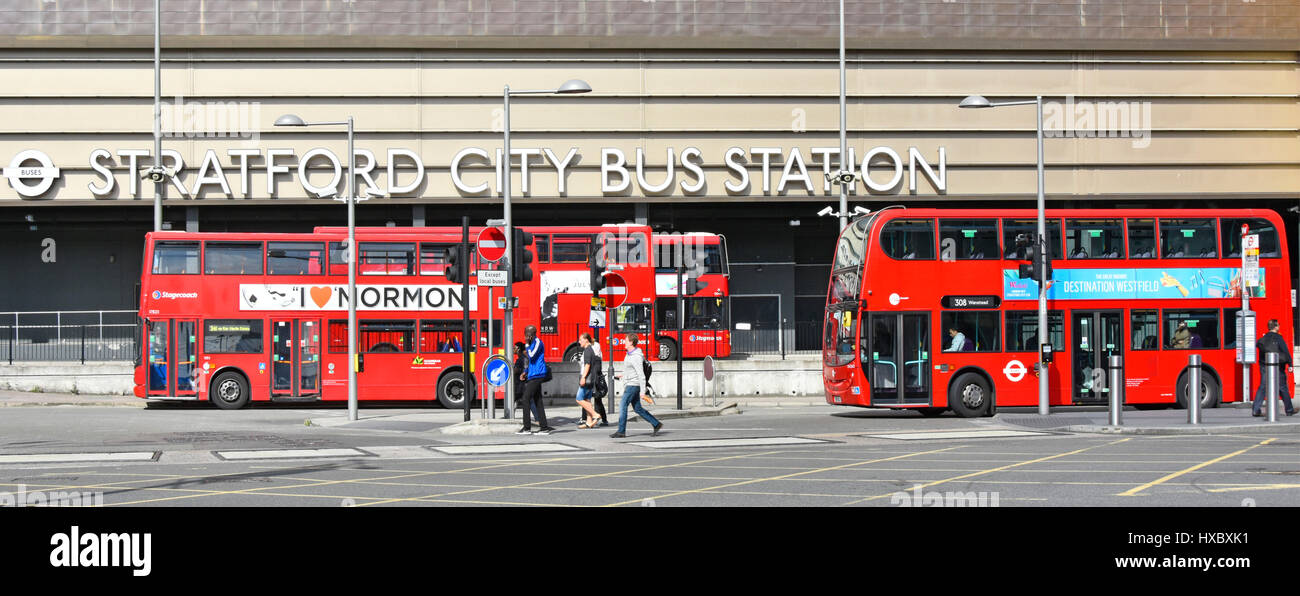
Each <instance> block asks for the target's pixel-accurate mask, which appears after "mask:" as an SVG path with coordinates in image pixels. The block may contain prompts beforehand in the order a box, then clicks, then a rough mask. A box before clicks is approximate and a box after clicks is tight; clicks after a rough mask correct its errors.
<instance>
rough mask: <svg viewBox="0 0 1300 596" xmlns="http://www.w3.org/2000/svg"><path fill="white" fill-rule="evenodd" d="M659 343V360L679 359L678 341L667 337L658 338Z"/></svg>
mask: <svg viewBox="0 0 1300 596" xmlns="http://www.w3.org/2000/svg"><path fill="white" fill-rule="evenodd" d="M658 341H659V360H663V361H667V360H676V359H677V340H675V339H668V338H666V337H660V338H658Z"/></svg>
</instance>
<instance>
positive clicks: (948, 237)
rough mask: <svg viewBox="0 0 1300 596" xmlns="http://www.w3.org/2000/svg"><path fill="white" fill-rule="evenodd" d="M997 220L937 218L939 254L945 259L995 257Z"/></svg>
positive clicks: (996, 253)
mask: <svg viewBox="0 0 1300 596" xmlns="http://www.w3.org/2000/svg"><path fill="white" fill-rule="evenodd" d="M1000 254H1002V253H1000V252H998V220H996V219H941V220H939V256H940V258H941V259H943V260H945V261H961V260H967V259H996V258H998V255H1000Z"/></svg>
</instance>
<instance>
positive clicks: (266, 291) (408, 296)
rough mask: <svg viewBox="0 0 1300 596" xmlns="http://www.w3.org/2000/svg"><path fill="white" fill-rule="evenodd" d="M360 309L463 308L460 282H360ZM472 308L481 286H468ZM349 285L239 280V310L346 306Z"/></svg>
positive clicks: (340, 307) (434, 309) (424, 309)
mask: <svg viewBox="0 0 1300 596" xmlns="http://www.w3.org/2000/svg"><path fill="white" fill-rule="evenodd" d="M357 294H358V296H359V299H358V300H357V310H413V311H442V310H451V311H454V310H461V309H463V308H464V306H463V304H464V303H463V302H462V301H461V286H458V285H364V286H363V285H358V286H357ZM469 300H470V307H471V309H476V308H477V306H476V305H477V304H478V287H477V286H470V287H469ZM347 308H348V287H347V286H346V285H337V286H335V285H327V286H312V285H295V284H239V310H308V311H311V310H331V311H332V310H347Z"/></svg>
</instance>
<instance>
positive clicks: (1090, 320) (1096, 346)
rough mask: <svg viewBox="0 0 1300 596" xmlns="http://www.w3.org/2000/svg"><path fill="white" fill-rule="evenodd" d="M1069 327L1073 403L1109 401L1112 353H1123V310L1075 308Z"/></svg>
mask: <svg viewBox="0 0 1300 596" xmlns="http://www.w3.org/2000/svg"><path fill="white" fill-rule="evenodd" d="M1070 328H1071V329H1070V330H1071V340H1070V343H1071V345H1070V370H1071V378H1072V382H1071V385H1072V386H1073V390H1072V395H1073V396H1074V403H1076V404H1096V403H1106V402H1108V401H1109V400H1110V388H1109V387H1108V386H1107V385H1108V384H1109V383H1110V374H1109V362H1110V356H1111V355H1121V356H1122V355H1123V354H1124V323H1123V313H1122V312H1121V311H1096V310H1076V311H1073V312H1071V313H1070Z"/></svg>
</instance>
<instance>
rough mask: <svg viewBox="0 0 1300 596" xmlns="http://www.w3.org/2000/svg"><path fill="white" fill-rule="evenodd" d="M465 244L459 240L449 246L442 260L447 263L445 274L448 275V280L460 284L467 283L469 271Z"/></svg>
mask: <svg viewBox="0 0 1300 596" xmlns="http://www.w3.org/2000/svg"><path fill="white" fill-rule="evenodd" d="M464 250H465V245H464V244H461V243H459V242H457V243H456V244H453V245H451V246H448V247H447V248H446V249H445V250H444V251H443V253H442V262H443V263H445V264H446V265H447V269H446V270H445V271H444V272H443V275H446V276H447V281H449V282H451V283H454V284H459V283H465V276H466V274H467V273H468V269H469V267H468V266H467V261H469V259H467V258H466V257H465V254H464Z"/></svg>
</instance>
